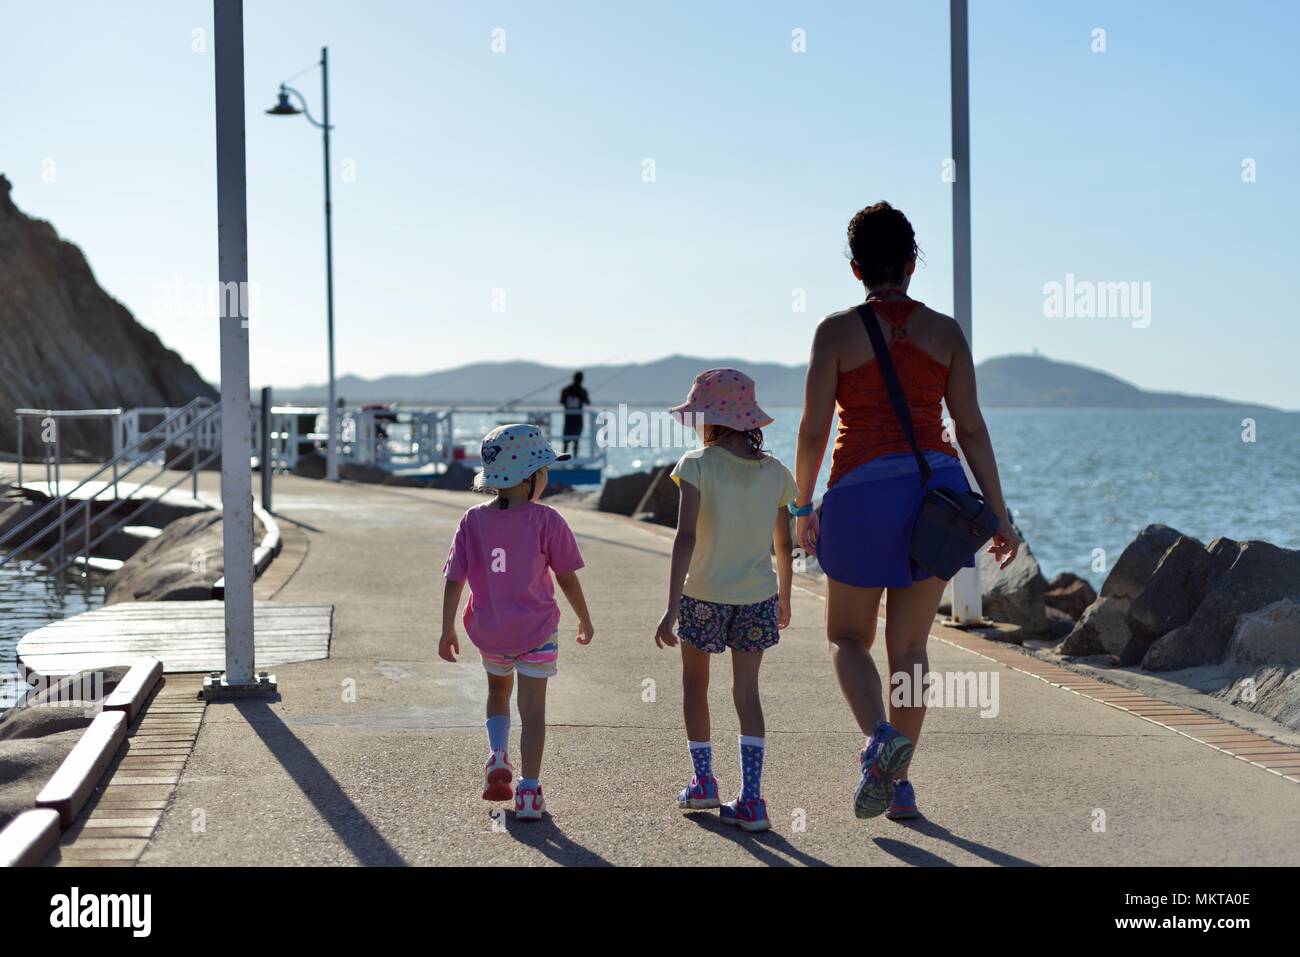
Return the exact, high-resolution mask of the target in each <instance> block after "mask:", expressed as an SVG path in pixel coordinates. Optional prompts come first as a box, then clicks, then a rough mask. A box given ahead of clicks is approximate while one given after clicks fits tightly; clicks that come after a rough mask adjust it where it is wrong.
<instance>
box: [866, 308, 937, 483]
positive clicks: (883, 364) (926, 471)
mask: <svg viewBox="0 0 1300 957" xmlns="http://www.w3.org/2000/svg"><path fill="white" fill-rule="evenodd" d="M857 310H858V316H859V317H860V318H861V319H862V324H863V325H864V326H866V329H867V337H868V338H869V339H870V340H871V351H872V352H874V353H875V357H876V365H878V366H879V367H880V376H881V378H883V379H884V380H885V388H886V389H888V390H889V404H890V405H891V406H893V408H894V415H895V416H896V417H897V418H898V424H899V425H900V426H901V427H902V429H903V434H904V435H906V436H907V443H908V445H910V446H911V447H912V454H913V455H914V456H916V464H917V465H918V466H919V467H920V469H921V487H922V488H925V487H926V486H927V485H929V484H930V463H929V462H927V461H926V460H925V456H924V455H922V454H921V450H920V449H919V448H918V447H917V445H916V431H915V429H913V427H912V410H911V408H909V407H908V404H907V396H905V395H904V394H903V386H902V384H901V383H900V382H899V381H898V371H897V370H896V369H895V368H894V358H893V356H891V355H890V354H889V346H887V345H885V337H884V335H883V334H882V333H881V331H880V324H879V322H877V320H876V311H875V310H874V309H872V308H871V303H869V302H864V303H863V304H862V305H860V306H858V307H857Z"/></svg>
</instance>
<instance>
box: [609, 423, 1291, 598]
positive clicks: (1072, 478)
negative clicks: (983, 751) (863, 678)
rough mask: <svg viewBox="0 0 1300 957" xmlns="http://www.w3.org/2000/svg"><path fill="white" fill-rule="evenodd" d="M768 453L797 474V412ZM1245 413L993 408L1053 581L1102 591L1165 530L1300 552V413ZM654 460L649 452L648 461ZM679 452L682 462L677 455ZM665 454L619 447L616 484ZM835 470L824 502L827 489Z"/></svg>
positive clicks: (1006, 467) (1028, 533)
mask: <svg viewBox="0 0 1300 957" xmlns="http://www.w3.org/2000/svg"><path fill="white" fill-rule="evenodd" d="M767 411H768V413H769V414H770V415H771V416H772V417H773V418H774V419H776V422H775V423H773V424H772V425H771V426H770V427H768V428H767V429H766V430H765V437H766V439H767V447H768V448H769V449H770V450H771V451H772V452H773V453H775V454H776V455H777V456H778V457H779V458H781V459H782V461H784V462H785V463H786V464H787V465H789V466H790V468H791V469H792V470H793V468H794V447H795V432H796V429H797V428H798V424H799V410H798V409H797V408H770V409H768V410H767ZM1250 414H1251V416H1252V418H1253V419H1254V422H1255V433H1254V439H1255V440H1254V441H1253V442H1247V441H1243V432H1245V427H1244V426H1243V425H1242V420H1243V419H1244V418H1245V417H1246V415H1247V413H1244V412H1242V411H1240V410H1226V411H1225V410H1193V411H1169V410H1158V411H1138V410H1128V409H1123V410H1096V409H991V410H989V411H988V412H987V413H986V414H985V417H986V419H987V421H988V426H989V432H990V433H991V434H992V436H993V449H994V451H995V452H996V453H997V458H998V468H999V470H1000V472H1001V475H1002V485H1003V491H1004V493H1005V495H1006V499H1007V503H1008V504H1009V505H1010V506H1011V509H1012V513H1013V515H1014V517H1015V520H1016V524H1017V525H1018V526H1019V527H1020V529H1021V531H1022V532H1023V534H1024V536H1025V538H1026V540H1027V541H1028V542H1029V544H1030V547H1031V548H1032V549H1033V552H1034V555H1035V557H1037V559H1038V561H1039V563H1040V564H1041V565H1042V567H1043V574H1045V575H1047V576H1048V577H1049V578H1050V577H1052V576H1053V575H1055V574H1057V573H1058V572H1062V571H1072V572H1074V573H1076V574H1078V575H1081V576H1083V577H1085V578H1087V579H1089V580H1090V581H1091V582H1092V583H1093V584H1094V585H1098V584H1100V583H1101V581H1102V579H1103V578H1105V571H1097V570H1095V569H1094V567H1093V564H1094V550H1095V549H1102V550H1103V552H1104V556H1099V557H1101V558H1104V566H1103V567H1104V568H1107V569H1108V568H1109V567H1110V565H1111V564H1112V563H1113V562H1114V561H1115V559H1116V558H1118V557H1119V553H1120V552H1121V551H1123V549H1124V546H1126V545H1127V544H1128V543H1129V542H1130V541H1132V539H1133V536H1134V535H1135V534H1137V532H1138V531H1139V530H1141V529H1142V528H1143V527H1144V526H1146V525H1149V524H1150V523H1152V522H1163V523H1164V524H1166V525H1171V526H1173V527H1174V528H1177V529H1178V530H1179V531H1181V532H1183V533H1184V534H1187V535H1193V536H1195V537H1196V538H1199V539H1201V540H1202V541H1204V542H1207V543H1208V542H1209V541H1210V540H1211V539H1213V538H1215V537H1216V536H1219V535H1226V536H1229V537H1231V538H1237V539H1246V538H1260V539H1264V540H1266V541H1270V542H1273V543H1274V544H1275V545H1282V546H1285V547H1287V548H1300V413H1287V412H1258V413H1250ZM648 453H649V454H648ZM677 454H680V452H678V453H677ZM675 457H676V456H675V455H673V454H672V453H671V452H669V451H667V450H651V449H618V448H614V449H610V452H609V465H610V473H611V474H619V473H622V472H628V471H632V470H635V469H638V468H643V467H645V466H647V465H650V464H656V463H660V462H666V461H671V460H673V459H674V458H675ZM829 458H830V457H829V455H828V456H827V464H824V465H823V467H822V474H821V478H820V480H819V483H818V489H817V494H818V495H819V496H820V495H821V493H822V492H823V491H824V490H825V483H826V475H827V474H828V472H829Z"/></svg>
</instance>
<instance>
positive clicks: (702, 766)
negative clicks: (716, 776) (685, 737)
mask: <svg viewBox="0 0 1300 957" xmlns="http://www.w3.org/2000/svg"><path fill="white" fill-rule="evenodd" d="M686 743H687V744H689V745H690V747H691V765H692V766H693V767H694V768H695V776H696V777H697V778H703V777H708V776H710V775H712V774H713V742H712V741H687V742H686Z"/></svg>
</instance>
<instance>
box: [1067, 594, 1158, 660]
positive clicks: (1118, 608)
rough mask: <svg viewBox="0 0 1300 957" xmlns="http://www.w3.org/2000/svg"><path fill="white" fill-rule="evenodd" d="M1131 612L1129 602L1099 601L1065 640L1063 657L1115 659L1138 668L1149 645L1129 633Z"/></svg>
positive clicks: (1089, 607)
mask: <svg viewBox="0 0 1300 957" xmlns="http://www.w3.org/2000/svg"><path fill="white" fill-rule="evenodd" d="M1128 609H1129V599H1127V598H1107V597H1102V598H1098V599H1097V600H1096V601H1095V602H1093V603H1092V604H1091V605H1089V606H1088V610H1087V611H1085V612H1084V613H1083V617H1082V618H1080V619H1079V622H1078V624H1076V625H1075V626H1074V630H1073V631H1072V632H1070V634H1069V635H1068V636H1066V639H1065V642H1064V643H1063V644H1062V645H1061V654H1063V655H1069V656H1071V657H1079V658H1082V657H1088V656H1091V655H1113V656H1114V657H1115V658H1116V660H1117V661H1118V662H1119V663H1120V664H1121V665H1133V664H1137V663H1138V662H1139V661H1141V660H1142V655H1143V653H1144V652H1145V651H1146V645H1144V644H1141V643H1140V642H1137V641H1135V640H1134V638H1133V635H1132V634H1131V633H1130V632H1129V628H1128V622H1127V621H1126V617H1127V615H1128Z"/></svg>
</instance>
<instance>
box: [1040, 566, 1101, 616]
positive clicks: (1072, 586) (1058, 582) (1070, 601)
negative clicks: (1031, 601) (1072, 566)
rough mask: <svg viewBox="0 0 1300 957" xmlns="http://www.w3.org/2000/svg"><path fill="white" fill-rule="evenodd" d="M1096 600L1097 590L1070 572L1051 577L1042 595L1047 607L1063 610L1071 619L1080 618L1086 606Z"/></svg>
mask: <svg viewBox="0 0 1300 957" xmlns="http://www.w3.org/2000/svg"><path fill="white" fill-rule="evenodd" d="M1096 600H1097V592H1096V591H1095V590H1094V589H1093V587H1092V586H1091V585H1090V584H1088V582H1087V581H1085V580H1084V579H1082V578H1080V577H1079V576H1078V575H1075V574H1073V573H1071V572H1061V574H1059V575H1057V576H1056V577H1055V578H1053V579H1052V581H1051V583H1050V584H1049V585H1048V586H1047V592H1046V594H1045V595H1044V596H1043V601H1044V602H1045V603H1046V605H1047V607H1048V608H1049V609H1055V610H1056V611H1059V612H1063V613H1064V614H1065V615H1066V616H1067V617H1068V618H1069V619H1070V620H1071V621H1078V620H1079V619H1080V618H1082V617H1083V613H1084V611H1085V610H1086V609H1087V607H1088V606H1089V605H1091V604H1092V603H1093V602H1094V601H1096ZM1049 617H1050V616H1049Z"/></svg>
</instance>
